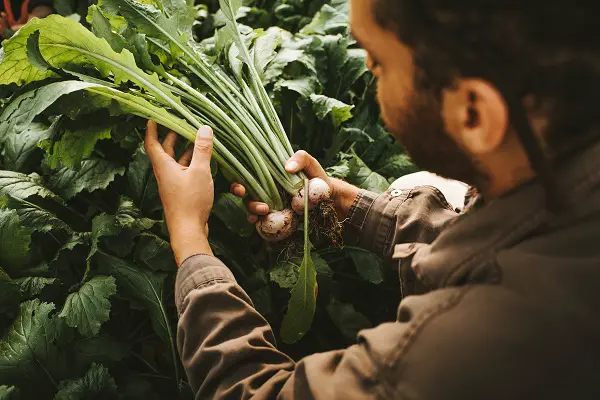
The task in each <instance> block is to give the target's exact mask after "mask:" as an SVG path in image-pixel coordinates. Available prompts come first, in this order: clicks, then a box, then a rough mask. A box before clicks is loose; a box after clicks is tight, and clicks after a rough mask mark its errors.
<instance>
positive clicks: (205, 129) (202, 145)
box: [190, 125, 213, 169]
mask: <svg viewBox="0 0 600 400" xmlns="http://www.w3.org/2000/svg"><path fill="white" fill-rule="evenodd" d="M212 149H213V131H212V128H211V127H210V126H207V125H204V126H202V127H200V129H198V133H197V134H196V142H195V143H194V155H193V156H192V162H191V163H190V168H192V169H194V168H203V167H206V166H208V165H210V158H211V157H212Z"/></svg>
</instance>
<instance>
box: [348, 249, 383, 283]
mask: <svg viewBox="0 0 600 400" xmlns="http://www.w3.org/2000/svg"><path fill="white" fill-rule="evenodd" d="M346 251H347V253H349V254H350V257H351V258H352V262H354V265H355V266H356V272H358V274H359V275H360V276H361V277H362V278H363V279H365V280H366V281H369V282H371V283H373V284H380V283H382V282H383V266H382V264H381V259H380V258H379V257H377V256H376V255H375V254H373V253H371V252H369V251H367V250H363V249H360V248H357V247H346Z"/></svg>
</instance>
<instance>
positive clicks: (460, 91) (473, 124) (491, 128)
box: [442, 79, 508, 156]
mask: <svg viewBox="0 0 600 400" xmlns="http://www.w3.org/2000/svg"><path fill="white" fill-rule="evenodd" d="M442 100H443V103H442V104H443V108H442V113H443V117H444V121H445V123H446V128H447V129H448V132H449V133H450V134H451V135H452V137H453V138H454V140H455V141H456V143H457V144H458V145H459V146H460V147H461V148H462V149H464V150H465V151H467V152H468V153H470V154H472V155H474V156H478V155H483V154H487V153H490V152H492V151H494V150H496V149H497V148H498V147H499V146H500V145H501V144H502V142H503V140H504V139H505V137H506V134H507V127H508V108H507V107H506V104H505V103H504V99H503V97H502V95H501V94H500V92H498V90H496V88H495V87H494V86H492V85H491V84H490V83H489V82H486V81H483V80H480V79H460V80H458V81H457V82H456V85H455V86H454V87H453V88H452V89H445V90H444V92H443V99H442Z"/></svg>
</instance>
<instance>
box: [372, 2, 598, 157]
mask: <svg viewBox="0 0 600 400" xmlns="http://www.w3.org/2000/svg"><path fill="white" fill-rule="evenodd" d="M372 2H373V10H374V15H375V18H376V21H377V22H378V23H379V24H380V25H381V26H383V27H384V28H386V29H390V30H393V31H394V32H396V34H397V36H398V38H399V39H400V40H401V41H402V42H403V43H405V44H406V45H407V46H409V47H410V48H411V49H412V50H413V52H414V57H415V64H416V67H417V71H418V72H417V75H416V76H415V80H416V82H417V84H421V85H422V86H423V85H426V86H428V87H425V89H431V90H436V91H438V93H440V92H441V89H442V88H445V87H451V86H452V85H453V82H454V81H455V80H456V78H458V77H472V78H481V79H484V80H486V81H488V82H490V83H492V84H493V85H495V86H496V87H497V88H498V89H499V90H500V92H501V93H502V94H503V95H504V96H505V99H506V98H507V97H512V98H513V100H514V101H513V103H512V105H513V106H516V107H517V108H518V107H523V106H524V105H525V106H526V108H527V112H528V113H529V115H530V116H531V115H532V114H533V115H543V116H544V117H545V118H546V119H547V126H545V129H544V131H545V132H544V143H542V144H541V146H540V147H541V148H544V149H545V151H544V152H545V153H546V157H547V158H548V157H552V158H556V157H562V156H565V155H567V154H568V153H569V152H570V151H572V150H576V149H580V148H581V147H582V146H584V145H586V144H589V143H590V142H591V141H593V140H597V138H598V137H600V135H599V134H600V117H599V116H600V34H599V32H598V28H597V27H598V25H597V24H598V16H597V13H596V12H595V10H596V9H597V7H596V6H597V4H595V2H593V1H590V2H588V3H586V5H582V3H580V2H575V3H574V2H572V1H566V0H546V1H544V2H541V1H538V0H520V1H515V0H505V1H500V0H372ZM423 77H426V79H423ZM516 103H520V104H516ZM508 104H509V109H510V108H511V102H510V101H508ZM515 119H518V118H514V115H513V114H512V113H511V124H512V126H513V128H514V129H515V130H517V133H519V132H518V130H519V128H518V124H517V123H516V122H515ZM522 119H525V117H524V116H523V118H522ZM520 136H521V135H520ZM521 139H522V140H523V137H521ZM526 147H528V146H526ZM531 157H532V155H531V154H530V158H531ZM534 158H535V155H534Z"/></svg>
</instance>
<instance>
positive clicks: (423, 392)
mask: <svg viewBox="0 0 600 400" xmlns="http://www.w3.org/2000/svg"><path fill="white" fill-rule="evenodd" d="M556 184H557V188H558V189H560V193H562V196H563V197H562V201H563V204H564V207H563V211H562V212H560V213H557V214H551V213H550V212H548V211H547V210H546V208H545V206H544V196H543V190H542V188H541V187H540V186H539V185H538V184H537V183H535V182H532V183H529V184H526V185H523V186H522V187H520V188H519V189H518V190H516V191H515V192H513V193H511V194H508V195H506V196H504V197H503V198H501V199H497V200H494V201H492V202H489V204H486V205H485V206H482V207H477V208H476V209H472V210H470V211H469V212H466V213H464V214H461V215H457V214H456V213H455V212H454V211H452V210H450V207H449V206H448V205H447V203H446V201H445V199H444V198H443V196H442V195H441V193H439V192H438V191H437V190H436V189H434V188H431V187H419V188H416V189H413V190H410V191H403V192H394V193H392V192H391V191H390V192H389V193H385V194H383V195H381V196H376V195H374V194H372V193H369V192H362V193H361V194H360V196H359V198H358V199H357V201H356V202H355V205H354V207H353V209H352V211H351V215H350V221H349V226H348V234H349V235H350V236H352V235H354V237H355V238H356V241H357V243H358V245H360V246H363V247H365V248H367V249H369V250H372V251H374V252H377V253H378V254H380V255H381V256H383V257H390V256H392V255H393V256H394V258H396V259H398V261H399V264H398V265H399V275H400V280H401V282H402V290H403V295H404V299H403V300H402V302H401V303H400V305H399V307H398V314H397V321H395V322H389V323H385V324H382V325H380V326H377V327H375V328H373V329H368V330H364V331H361V332H360V333H359V335H358V340H357V343H356V344H355V345H353V346H351V347H349V348H347V349H344V350H338V351H333V352H329V353H323V354H314V355H312V356H309V357H306V358H304V359H302V360H301V361H299V362H297V363H294V362H293V361H292V360H291V359H290V358H289V357H288V356H286V355H285V354H283V353H282V352H280V351H279V350H278V349H277V347H276V345H275V338H274V335H273V332H272V331H271V328H270V327H269V325H268V324H267V322H266V321H265V319H264V318H263V317H262V316H261V315H260V314H259V313H258V312H256V311H255V310H254V308H253V306H252V303H251V301H250V298H249V297H248V296H247V294H246V293H245V292H244V290H243V289H242V288H240V287H239V286H238V285H237V284H236V282H235V279H234V277H233V275H232V274H231V272H230V271H229V269H227V267H226V266H225V265H224V264H223V263H222V262H221V261H219V260H218V259H216V258H214V257H210V256H206V255H197V256H193V257H191V258H189V259H188V260H186V261H185V262H184V263H183V265H182V266H181V269H180V271H179V274H178V277H177V283H176V302H177V307H178V309H179V312H180V320H179V327H178V337H177V341H178V346H179V352H180V354H181V358H182V360H183V364H184V367H185V369H186V372H187V375H188V378H189V381H190V384H191V386H192V388H193V390H194V391H195V393H196V397H197V398H198V399H250V398H252V399H276V398H277V399H344V400H346V399H549V398H563V399H584V398H586V399H588V398H589V399H598V398H600V188H599V185H600V145H597V146H595V147H593V148H590V149H588V150H587V151H586V153H585V154H580V155H579V156H578V157H577V159H576V160H575V161H572V162H570V163H569V164H566V165H564V166H562V167H561V169H560V174H557V178H556ZM442 228H443V232H442V233H440V231H442ZM428 243H430V244H428ZM392 253H393V254H392ZM426 291H428V293H427V294H420V295H415V293H422V292H426Z"/></svg>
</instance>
